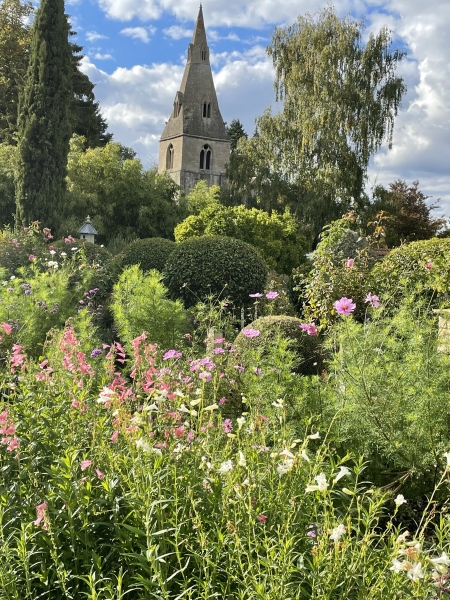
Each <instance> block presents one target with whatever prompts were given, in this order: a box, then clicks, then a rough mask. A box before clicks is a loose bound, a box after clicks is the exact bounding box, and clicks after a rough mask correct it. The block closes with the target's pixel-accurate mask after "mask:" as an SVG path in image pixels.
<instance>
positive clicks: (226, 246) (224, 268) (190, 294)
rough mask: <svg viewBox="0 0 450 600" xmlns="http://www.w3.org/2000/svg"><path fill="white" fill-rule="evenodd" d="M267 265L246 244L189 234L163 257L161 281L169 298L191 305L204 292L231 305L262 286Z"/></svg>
mask: <svg viewBox="0 0 450 600" xmlns="http://www.w3.org/2000/svg"><path fill="white" fill-rule="evenodd" d="M267 273H268V268H267V265H266V264H265V262H264V261H263V259H262V258H261V257H260V255H259V254H258V252H257V251H256V250H255V249H254V248H253V247H252V246H250V245H249V244H246V243H245V242H242V241H240V240H236V239H234V238H229V237H223V236H212V237H206V236H205V237H200V238H193V239H190V240H187V241H186V242H183V243H182V244H179V245H178V246H177V248H176V249H175V250H174V252H173V253H172V254H171V255H170V257H169V259H168V260H167V263H166V266H165V269H164V282H165V284H166V285H167V287H168V289H169V292H170V295H171V297H172V298H174V299H176V298H181V299H182V300H183V301H184V303H185V306H186V307H188V306H193V305H194V304H195V303H196V302H198V301H199V300H204V299H205V298H206V297H207V296H208V295H210V294H213V295H215V296H219V295H221V297H222V298H228V299H229V300H231V301H232V302H233V303H234V304H235V305H237V306H241V305H245V304H249V301H250V300H251V299H250V298H249V294H251V293H255V292H258V291H259V290H262V289H264V285H265V283H266V279H267Z"/></svg>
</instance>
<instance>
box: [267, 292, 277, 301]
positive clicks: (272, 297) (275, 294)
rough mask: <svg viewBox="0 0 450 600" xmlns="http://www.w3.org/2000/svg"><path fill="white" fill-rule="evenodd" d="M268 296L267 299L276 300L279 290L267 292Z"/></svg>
mask: <svg viewBox="0 0 450 600" xmlns="http://www.w3.org/2000/svg"><path fill="white" fill-rule="evenodd" d="M266 298H267V300H275V298H278V292H267V294H266Z"/></svg>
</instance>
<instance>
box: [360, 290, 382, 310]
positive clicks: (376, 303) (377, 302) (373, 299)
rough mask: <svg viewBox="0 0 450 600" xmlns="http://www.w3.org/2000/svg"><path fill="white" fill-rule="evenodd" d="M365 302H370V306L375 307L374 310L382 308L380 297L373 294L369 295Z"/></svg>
mask: <svg viewBox="0 0 450 600" xmlns="http://www.w3.org/2000/svg"><path fill="white" fill-rule="evenodd" d="M364 302H368V303H369V304H370V306H373V307H374V308H378V307H379V306H380V299H379V298H378V296H375V294H372V293H371V292H369V293H368V294H367V296H366V299H365V300H364Z"/></svg>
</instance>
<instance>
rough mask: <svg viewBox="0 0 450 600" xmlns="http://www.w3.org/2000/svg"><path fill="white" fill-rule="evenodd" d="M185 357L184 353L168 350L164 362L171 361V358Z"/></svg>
mask: <svg viewBox="0 0 450 600" xmlns="http://www.w3.org/2000/svg"><path fill="white" fill-rule="evenodd" d="M182 356H183V353H182V352H177V351H176V350H168V351H167V352H166V353H165V354H164V356H163V360H169V358H181V357H182Z"/></svg>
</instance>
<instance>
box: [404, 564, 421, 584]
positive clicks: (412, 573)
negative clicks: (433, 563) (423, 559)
mask: <svg viewBox="0 0 450 600" xmlns="http://www.w3.org/2000/svg"><path fill="white" fill-rule="evenodd" d="M406 575H407V576H408V579H412V581H417V580H418V579H423V571H422V563H414V564H413V565H412V567H411V568H410V569H409V570H408V572H407V573H406Z"/></svg>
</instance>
